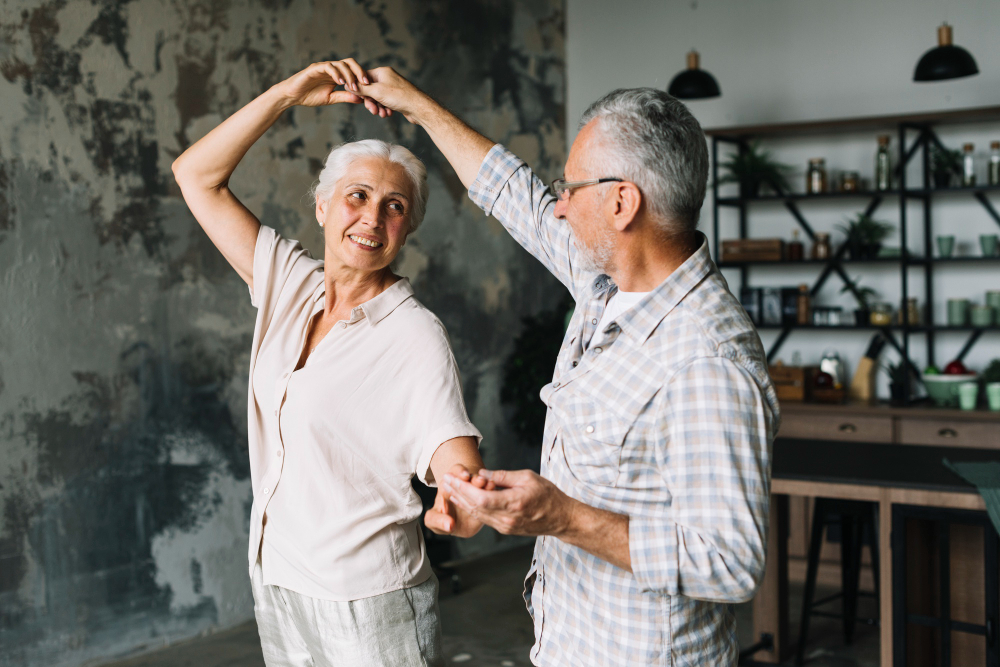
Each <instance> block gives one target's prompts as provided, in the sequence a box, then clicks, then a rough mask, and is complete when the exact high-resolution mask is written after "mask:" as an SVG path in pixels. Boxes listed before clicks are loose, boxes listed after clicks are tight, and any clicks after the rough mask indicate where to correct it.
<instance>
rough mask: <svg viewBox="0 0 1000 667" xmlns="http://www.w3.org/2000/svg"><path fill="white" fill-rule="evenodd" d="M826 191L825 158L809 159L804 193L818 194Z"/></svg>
mask: <svg viewBox="0 0 1000 667" xmlns="http://www.w3.org/2000/svg"><path fill="white" fill-rule="evenodd" d="M824 192H826V160H824V159H823V158H821V157H814V158H812V159H810V160H809V169H807V170H806V194H810V195H818V194H822V193H824Z"/></svg>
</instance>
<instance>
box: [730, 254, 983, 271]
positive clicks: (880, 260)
mask: <svg viewBox="0 0 1000 667" xmlns="http://www.w3.org/2000/svg"><path fill="white" fill-rule="evenodd" d="M959 259H966V258H964V257H963V258H955V259H953V260H950V261H958V260H959ZM968 259H996V260H1000V257H983V258H979V257H977V258H968ZM902 261H903V258H902V257H873V258H872V259H841V260H838V261H837V264H845V265H847V264H890V265H892V264H900V263H901V262H902ZM907 262H908V263H910V264H926V263H927V259H926V258H924V257H910V258H909V259H907ZM829 263H830V260H828V259H799V260H790V259H783V260H780V261H762V260H749V261H743V262H719V263H718V264H717V265H716V266H718V267H719V268H720V269H735V268H740V267H743V266H801V265H805V266H816V265H820V266H825V265H826V264H829Z"/></svg>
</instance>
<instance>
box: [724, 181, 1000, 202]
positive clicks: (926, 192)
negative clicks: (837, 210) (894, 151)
mask: <svg viewBox="0 0 1000 667" xmlns="http://www.w3.org/2000/svg"><path fill="white" fill-rule="evenodd" d="M989 192H1000V185H976V186H970V187H955V188H908V189H907V190H906V191H905V192H902V191H901V190H900V189H899V188H894V189H892V190H859V191H856V192H822V193H819V194H806V193H804V192H790V193H788V194H784V195H761V196H759V197H719V206H739V205H740V204H743V203H747V204H749V203H752V202H778V203H783V202H790V201H795V202H799V201H826V200H828V199H874V198H875V197H898V196H899V195H900V194H905V195H906V196H907V197H912V198H917V199H923V198H925V197H929V196H931V195H935V196H936V195H947V194H970V193H971V194H976V193H989Z"/></svg>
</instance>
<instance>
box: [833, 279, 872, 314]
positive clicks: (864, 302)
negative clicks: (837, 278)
mask: <svg viewBox="0 0 1000 667" xmlns="http://www.w3.org/2000/svg"><path fill="white" fill-rule="evenodd" d="M844 292H850V293H851V294H852V295H853V296H854V300H855V301H857V302H858V308H860V309H861V310H871V306H870V305H869V304H871V302H872V301H874V300H875V298H876V297H877V296H878V292H876V291H875V290H873V289H872V288H871V287H862V286H861V279H860V278H855V279H854V280H849V281H847V282H846V283H844V286H843V287H842V288H841V289H840V293H841V294H843V293H844Z"/></svg>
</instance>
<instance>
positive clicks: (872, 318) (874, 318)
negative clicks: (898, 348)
mask: <svg viewBox="0 0 1000 667" xmlns="http://www.w3.org/2000/svg"><path fill="white" fill-rule="evenodd" d="M869 322H871V323H872V324H873V325H875V326H877V327H887V326H889V325H891V324H892V306H890V305H889V304H887V303H876V304H875V305H874V306H873V307H872V312H871V315H869Z"/></svg>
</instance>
